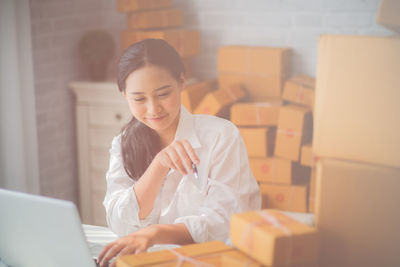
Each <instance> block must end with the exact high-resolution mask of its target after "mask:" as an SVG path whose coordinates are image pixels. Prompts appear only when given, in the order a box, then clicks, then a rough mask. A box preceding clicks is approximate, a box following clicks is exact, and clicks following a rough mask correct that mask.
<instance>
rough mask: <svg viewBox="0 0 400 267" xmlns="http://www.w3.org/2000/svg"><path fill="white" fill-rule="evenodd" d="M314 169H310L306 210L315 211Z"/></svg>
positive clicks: (315, 188)
mask: <svg viewBox="0 0 400 267" xmlns="http://www.w3.org/2000/svg"><path fill="white" fill-rule="evenodd" d="M316 190H317V187H316V171H315V168H312V170H311V180H310V188H309V190H308V212H311V213H314V212H315V203H316V201H315V193H316Z"/></svg>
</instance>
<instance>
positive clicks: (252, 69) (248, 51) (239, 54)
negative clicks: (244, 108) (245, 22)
mask: <svg viewBox="0 0 400 267" xmlns="http://www.w3.org/2000/svg"><path fill="white" fill-rule="evenodd" d="M289 68H290V48H280V47H261V46H259V47H257V46H221V47H220V48H219V50H218V72H220V73H254V74H260V75H275V76H280V75H282V74H284V73H289Z"/></svg>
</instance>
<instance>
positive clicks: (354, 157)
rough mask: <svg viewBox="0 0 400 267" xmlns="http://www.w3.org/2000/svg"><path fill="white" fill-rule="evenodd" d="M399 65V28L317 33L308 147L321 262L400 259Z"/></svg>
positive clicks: (374, 262) (390, 263) (366, 262)
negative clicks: (395, 32)
mask: <svg viewBox="0 0 400 267" xmlns="http://www.w3.org/2000/svg"><path fill="white" fill-rule="evenodd" d="M398 11H399V12H400V10H398ZM397 14H399V13H397ZM399 71H400V37H399V36H397V37H395V36H392V37H375V36H374V37H373V36H370V37H369V36H340V35H336V36H335V35H326V36H322V37H321V38H320V40H319V50H318V72H317V77H318V78H317V84H316V101H315V127H314V147H313V148H314V153H315V154H316V155H317V156H318V157H319V160H318V161H317V163H316V165H317V172H316V179H317V181H316V186H317V194H316V201H317V202H316V225H317V227H318V230H319V231H320V234H321V266H328V267H329V266H400V257H399V250H400V245H399V244H400V230H399V225H400V213H399V211H398V206H397V205H398V203H400V194H399V188H400V138H399V132H400V119H399V115H400V108H399V100H400V90H399V89H400V75H399Z"/></svg>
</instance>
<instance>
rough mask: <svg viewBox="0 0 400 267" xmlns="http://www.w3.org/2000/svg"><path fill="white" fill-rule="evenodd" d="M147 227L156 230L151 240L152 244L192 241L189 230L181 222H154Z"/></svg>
mask: <svg viewBox="0 0 400 267" xmlns="http://www.w3.org/2000/svg"><path fill="white" fill-rule="evenodd" d="M149 227H153V228H154V229H155V231H156V234H155V235H154V237H153V238H154V240H152V243H153V244H178V245H186V244H191V243H194V241H193V239H192V236H191V235H190V232H189V230H188V229H187V227H186V225H185V224H183V223H177V224H154V225H151V226H149Z"/></svg>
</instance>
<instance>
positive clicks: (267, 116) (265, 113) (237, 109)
mask: <svg viewBox="0 0 400 267" xmlns="http://www.w3.org/2000/svg"><path fill="white" fill-rule="evenodd" d="M281 105H282V101H281V100H278V99H276V100H271V101H268V102H241V103H236V104H234V105H232V107H231V121H232V122H233V123H234V124H236V125H237V126H276V125H277V124H278V115H279V107H280V106H281Z"/></svg>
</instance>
